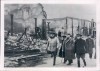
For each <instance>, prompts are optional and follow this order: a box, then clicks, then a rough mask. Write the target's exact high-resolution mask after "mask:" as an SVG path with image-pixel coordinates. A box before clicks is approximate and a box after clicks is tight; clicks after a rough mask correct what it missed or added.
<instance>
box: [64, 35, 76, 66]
mask: <svg viewBox="0 0 100 71" xmlns="http://www.w3.org/2000/svg"><path fill="white" fill-rule="evenodd" d="M63 47H64V52H65V54H64V55H65V56H64V63H66V61H68V62H69V63H68V64H67V65H71V63H73V59H75V54H74V41H73V39H72V37H71V35H70V34H68V35H67V36H66V38H65V40H64V46H63Z"/></svg>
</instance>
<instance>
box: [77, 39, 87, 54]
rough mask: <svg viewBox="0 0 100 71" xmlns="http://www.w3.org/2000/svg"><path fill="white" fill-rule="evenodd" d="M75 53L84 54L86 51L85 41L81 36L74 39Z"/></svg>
mask: <svg viewBox="0 0 100 71" xmlns="http://www.w3.org/2000/svg"><path fill="white" fill-rule="evenodd" d="M75 53H76V54H84V53H86V42H85V40H83V39H82V38H80V39H77V40H76V41H75Z"/></svg>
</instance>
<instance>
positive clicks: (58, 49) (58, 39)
mask: <svg viewBox="0 0 100 71" xmlns="http://www.w3.org/2000/svg"><path fill="white" fill-rule="evenodd" d="M94 44H95V42H94V41H93V39H92V38H91V36H88V38H86V40H85V39H83V36H82V35H81V34H77V36H76V37H75V38H73V37H72V36H71V35H70V34H67V35H63V36H61V35H59V33H58V35H57V34H56V33H55V32H54V31H51V32H49V38H48V43H47V53H48V54H51V57H53V65H55V64H56V57H57V56H59V57H62V58H64V61H63V63H64V64H65V63H66V62H67V61H68V64H67V65H71V64H72V63H73V59H75V58H77V66H78V67H80V58H81V59H82V60H83V63H84V66H86V65H87V64H86V60H85V54H86V53H89V57H90V58H92V54H93V48H94V47H95V46H94Z"/></svg>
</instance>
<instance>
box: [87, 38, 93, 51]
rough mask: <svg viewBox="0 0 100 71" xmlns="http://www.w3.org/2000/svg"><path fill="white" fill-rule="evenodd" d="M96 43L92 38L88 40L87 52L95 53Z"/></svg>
mask: <svg viewBox="0 0 100 71" xmlns="http://www.w3.org/2000/svg"><path fill="white" fill-rule="evenodd" d="M93 48H94V41H93V39H91V38H87V39H86V52H87V53H93Z"/></svg>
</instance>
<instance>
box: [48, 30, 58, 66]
mask: <svg viewBox="0 0 100 71" xmlns="http://www.w3.org/2000/svg"><path fill="white" fill-rule="evenodd" d="M56 36H57V34H56V33H55V31H50V32H49V37H50V38H49V39H48V44H47V51H49V53H50V54H51V57H53V66H54V65H55V64H56V55H57V51H58V47H59V40H58V38H57V37H56Z"/></svg>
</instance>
